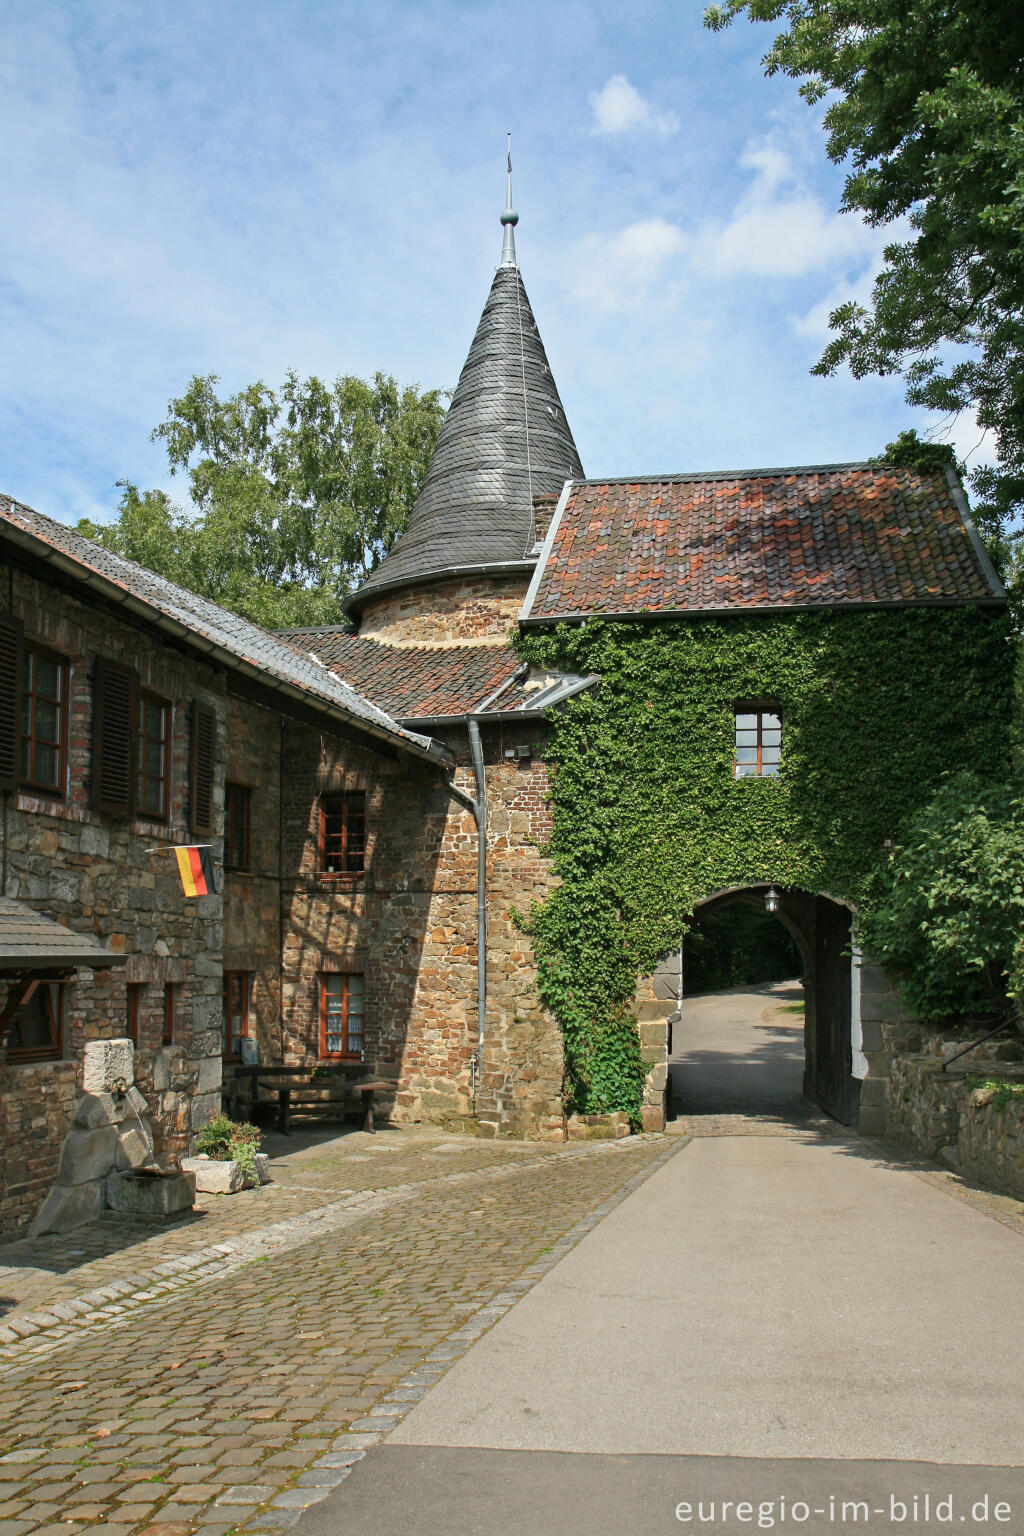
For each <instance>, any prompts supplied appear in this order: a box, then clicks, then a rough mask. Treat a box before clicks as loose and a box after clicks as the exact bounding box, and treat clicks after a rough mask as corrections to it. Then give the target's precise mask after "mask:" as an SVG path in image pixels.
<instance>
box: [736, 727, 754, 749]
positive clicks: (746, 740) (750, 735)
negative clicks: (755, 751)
mask: <svg viewBox="0 0 1024 1536" xmlns="http://www.w3.org/2000/svg"><path fill="white" fill-rule="evenodd" d="M736 745H737V746H738V747H756V746H757V732H756V731H737V732H736Z"/></svg>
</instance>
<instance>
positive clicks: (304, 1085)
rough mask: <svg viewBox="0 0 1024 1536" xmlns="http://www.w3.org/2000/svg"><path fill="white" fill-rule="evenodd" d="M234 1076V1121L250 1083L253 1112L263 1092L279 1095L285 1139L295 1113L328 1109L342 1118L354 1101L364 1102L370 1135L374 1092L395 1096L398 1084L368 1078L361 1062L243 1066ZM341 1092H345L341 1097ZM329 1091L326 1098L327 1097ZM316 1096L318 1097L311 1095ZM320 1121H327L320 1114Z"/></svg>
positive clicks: (279, 1125) (231, 1087) (280, 1123)
mask: <svg viewBox="0 0 1024 1536" xmlns="http://www.w3.org/2000/svg"><path fill="white" fill-rule="evenodd" d="M232 1071H233V1077H232V1080H231V1083H230V1085H229V1089H228V1091H229V1094H230V1103H231V1118H232V1119H233V1120H240V1119H241V1118H242V1112H243V1103H242V1084H243V1083H248V1084H249V1085H250V1086H249V1092H248V1094H247V1095H246V1098H247V1099H248V1112H249V1113H250V1114H252V1113H254V1112H255V1110H256V1108H257V1106H258V1103H259V1095H260V1089H261V1088H264V1089H269V1090H270V1091H271V1092H272V1093H276V1094H277V1128H278V1130H279V1131H280V1132H281V1134H282V1135H283V1136H290V1135H291V1116H292V1113H293V1111H300V1110H303V1111H305V1112H306V1113H310V1112H313V1113H314V1114H315V1113H316V1112H317V1111H319V1110H324V1109H326V1110H327V1113H328V1115H331V1116H332V1117H334V1118H340V1117H341V1116H342V1115H343V1114H344V1111H345V1108H346V1107H347V1106H348V1104H350V1103H351V1102H352V1100H353V1099H357V1098H361V1099H362V1108H363V1130H364V1131H369V1132H370V1133H371V1134H372V1133H373V1132H374V1130H375V1129H376V1127H375V1126H374V1123H373V1095H374V1094H375V1093H393V1092H394V1091H395V1089H396V1088H397V1087H398V1083H397V1082H396V1081H395V1080H394V1079H391V1078H382V1077H368V1076H367V1074H366V1067H365V1065H364V1063H363V1062H361V1061H353V1062H332V1063H331V1064H330V1065H329V1066H322V1067H314V1068H310V1067H278V1066H273V1065H267V1066H256V1067H243V1066H237V1067H234V1068H233V1069H232ZM338 1089H341V1090H343V1091H342V1092H341V1093H340V1094H339V1093H338V1092H337V1090H338ZM325 1091H326V1097H325V1096H324V1095H325ZM311 1094H315V1095H316V1097H315V1098H312V1099H311V1098H310V1097H309V1095H311ZM319 1118H327V1116H325V1115H322V1114H321V1115H320V1116H319Z"/></svg>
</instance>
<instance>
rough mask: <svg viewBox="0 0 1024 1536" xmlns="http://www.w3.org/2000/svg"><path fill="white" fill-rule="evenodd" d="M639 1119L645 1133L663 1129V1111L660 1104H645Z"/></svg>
mask: <svg viewBox="0 0 1024 1536" xmlns="http://www.w3.org/2000/svg"><path fill="white" fill-rule="evenodd" d="M640 1118H641V1120H642V1122H643V1127H644V1130H645V1131H663V1130H664V1129H665V1110H664V1108H663V1106H662V1105H661V1104H645V1105H644V1107H643V1109H642V1110H641V1111H640Z"/></svg>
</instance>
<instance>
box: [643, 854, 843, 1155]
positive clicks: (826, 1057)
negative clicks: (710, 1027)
mask: <svg viewBox="0 0 1024 1536" xmlns="http://www.w3.org/2000/svg"><path fill="white" fill-rule="evenodd" d="M768 892H769V887H768V886H767V885H766V884H757V885H751V886H741V887H732V888H729V889H728V890H723V891H717V892H715V894H714V895H712V896H709V897H707V898H706V899H705V900H704V901H702V902H700V903H699V904H698V906H697V907H695V909H694V917H695V919H696V920H697V924H696V925H697V926H699V924H700V920H701V918H703V919H704V924H705V927H706V928H714V929H716V930H717V931H718V933H719V934H720V935H721V934H723V933H725V932H726V931H727V920H728V917H729V914H730V912H731V913H733V914H740V918H741V921H740V923H739V924H738V926H739V927H741V928H742V929H743V930H744V931H745V932H746V934H747V935H749V934H751V933H754V932H756V925H754V924H753V923H752V922H751V916H752V914H755V913H756V914H758V916H761V917H768V913H767V912H766V904H765V898H766V896H767V895H768ZM774 898H777V900H775V899H774ZM771 906H772V907H773V910H772V911H771V915H770V920H771V921H773V922H776V923H778V924H780V925H781V928H782V929H783V930H784V931H785V933H787V934H788V935H789V936H790V938H791V939H792V941H793V945H794V946H795V951H794V952H793V954H794V960H796V958H797V956H798V957H799V969H800V981H801V982H802V986H803V998H804V1032H803V1047H804V1049H803V1074H802V1090H803V1095H804V1097H805V1098H806V1099H808V1100H810V1101H811V1102H812V1103H813V1104H816V1105H817V1106H818V1107H819V1108H821V1109H823V1110H824V1111H825V1112H826V1114H828V1115H830V1116H831V1117H832V1118H833V1119H835V1120H838V1121H840V1122H841V1123H842V1124H844V1125H851V1124H855V1123H856V1121H857V1117H858V1107H859V1101H860V1076H861V1075H862V1074H861V1072H860V1071H857V1070H855V1068H856V1067H858V1066H859V1065H860V1062H861V1058H860V1053H859V1051H857V1050H856V1047H857V1046H858V1045H859V1033H858V1031H859V1018H858V1016H857V1007H856V997H855V989H856V982H857V979H858V976H857V970H856V967H855V966H854V965H853V957H852V950H851V933H850V928H851V920H852V912H851V910H850V908H849V907H848V906H847V905H846V904H845V903H843V902H839V901H836V900H834V899H833V898H831V897H829V896H827V895H824V894H811V893H809V892H806V891H800V890H778V891H776V892H773V900H772V902H771ZM723 919H725V920H726V921H725V922H723ZM680 974H681V981H682V987H681V997H682V1000H683V1001H684V1003H685V1000H686V998H687V997H688V996H690V995H691V994H690V993H688V991H687V981H686V964H685V957H684V956H681V955H679V954H677V955H673V956H670V957H667V958H666V960H665V961H664V962H663V963H662V965H661V966H660V967H659V968H658V970H657V971H656V972H655V973H654V976H653V977H652V978H651V986H650V989H649V994H648V995H649V996H650V997H651V999H652V1002H653V1000H654V999H661V1000H663V1001H662V1006H666V1004H665V1002H664V1000H665V999H670V998H671V997H672V996H673V993H675V992H677V990H678V989H679V985H680ZM734 974H736V975H737V976H738V977H739V979H740V980H744V979H749V978H747V977H745V976H744V975H743V974H742V973H741V972H734ZM712 975H713V971H712ZM779 979H781V978H779ZM655 1006H656V1005H655ZM677 1027H678V1026H677ZM855 1035H857V1040H856V1041H855V1039H854V1036H855ZM678 1040H679V1037H678V1035H677V1036H676V1041H677V1044H678ZM855 1052H856V1059H855ZM672 1053H673V1051H672V1041H671V1039H670V1038H669V1039H667V1040H666V1074H665V1089H666V1093H668V1092H669V1091H670V1089H669V1080H668V1071H667V1065H668V1061H669V1060H670V1059H671V1056H672ZM752 1064H753V1065H755V1067H756V1062H754V1063H752ZM750 1080H751V1074H750V1073H747V1074H746V1081H747V1082H749V1081H750Z"/></svg>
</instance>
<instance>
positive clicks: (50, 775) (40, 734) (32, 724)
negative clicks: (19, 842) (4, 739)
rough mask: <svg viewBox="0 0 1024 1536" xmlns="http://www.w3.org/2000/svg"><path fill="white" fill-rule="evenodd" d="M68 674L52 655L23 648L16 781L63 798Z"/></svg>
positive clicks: (59, 658)
mask: <svg viewBox="0 0 1024 1536" xmlns="http://www.w3.org/2000/svg"><path fill="white" fill-rule="evenodd" d="M70 670H71V669H70V667H69V666H68V663H67V661H66V660H65V659H64V658H63V657H62V656H57V655H55V654H54V653H53V652H52V651H47V650H43V649H42V648H41V647H39V646H35V645H25V646H24V647H23V648H22V656H21V741H20V747H19V753H18V771H19V777H20V779H21V782H22V783H23V784H26V785H28V786H29V787H30V788H32V789H39V790H43V791H45V792H46V793H47V794H51V795H63V794H64V786H65V772H66V768H67V749H68V678H69V675H70Z"/></svg>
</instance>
